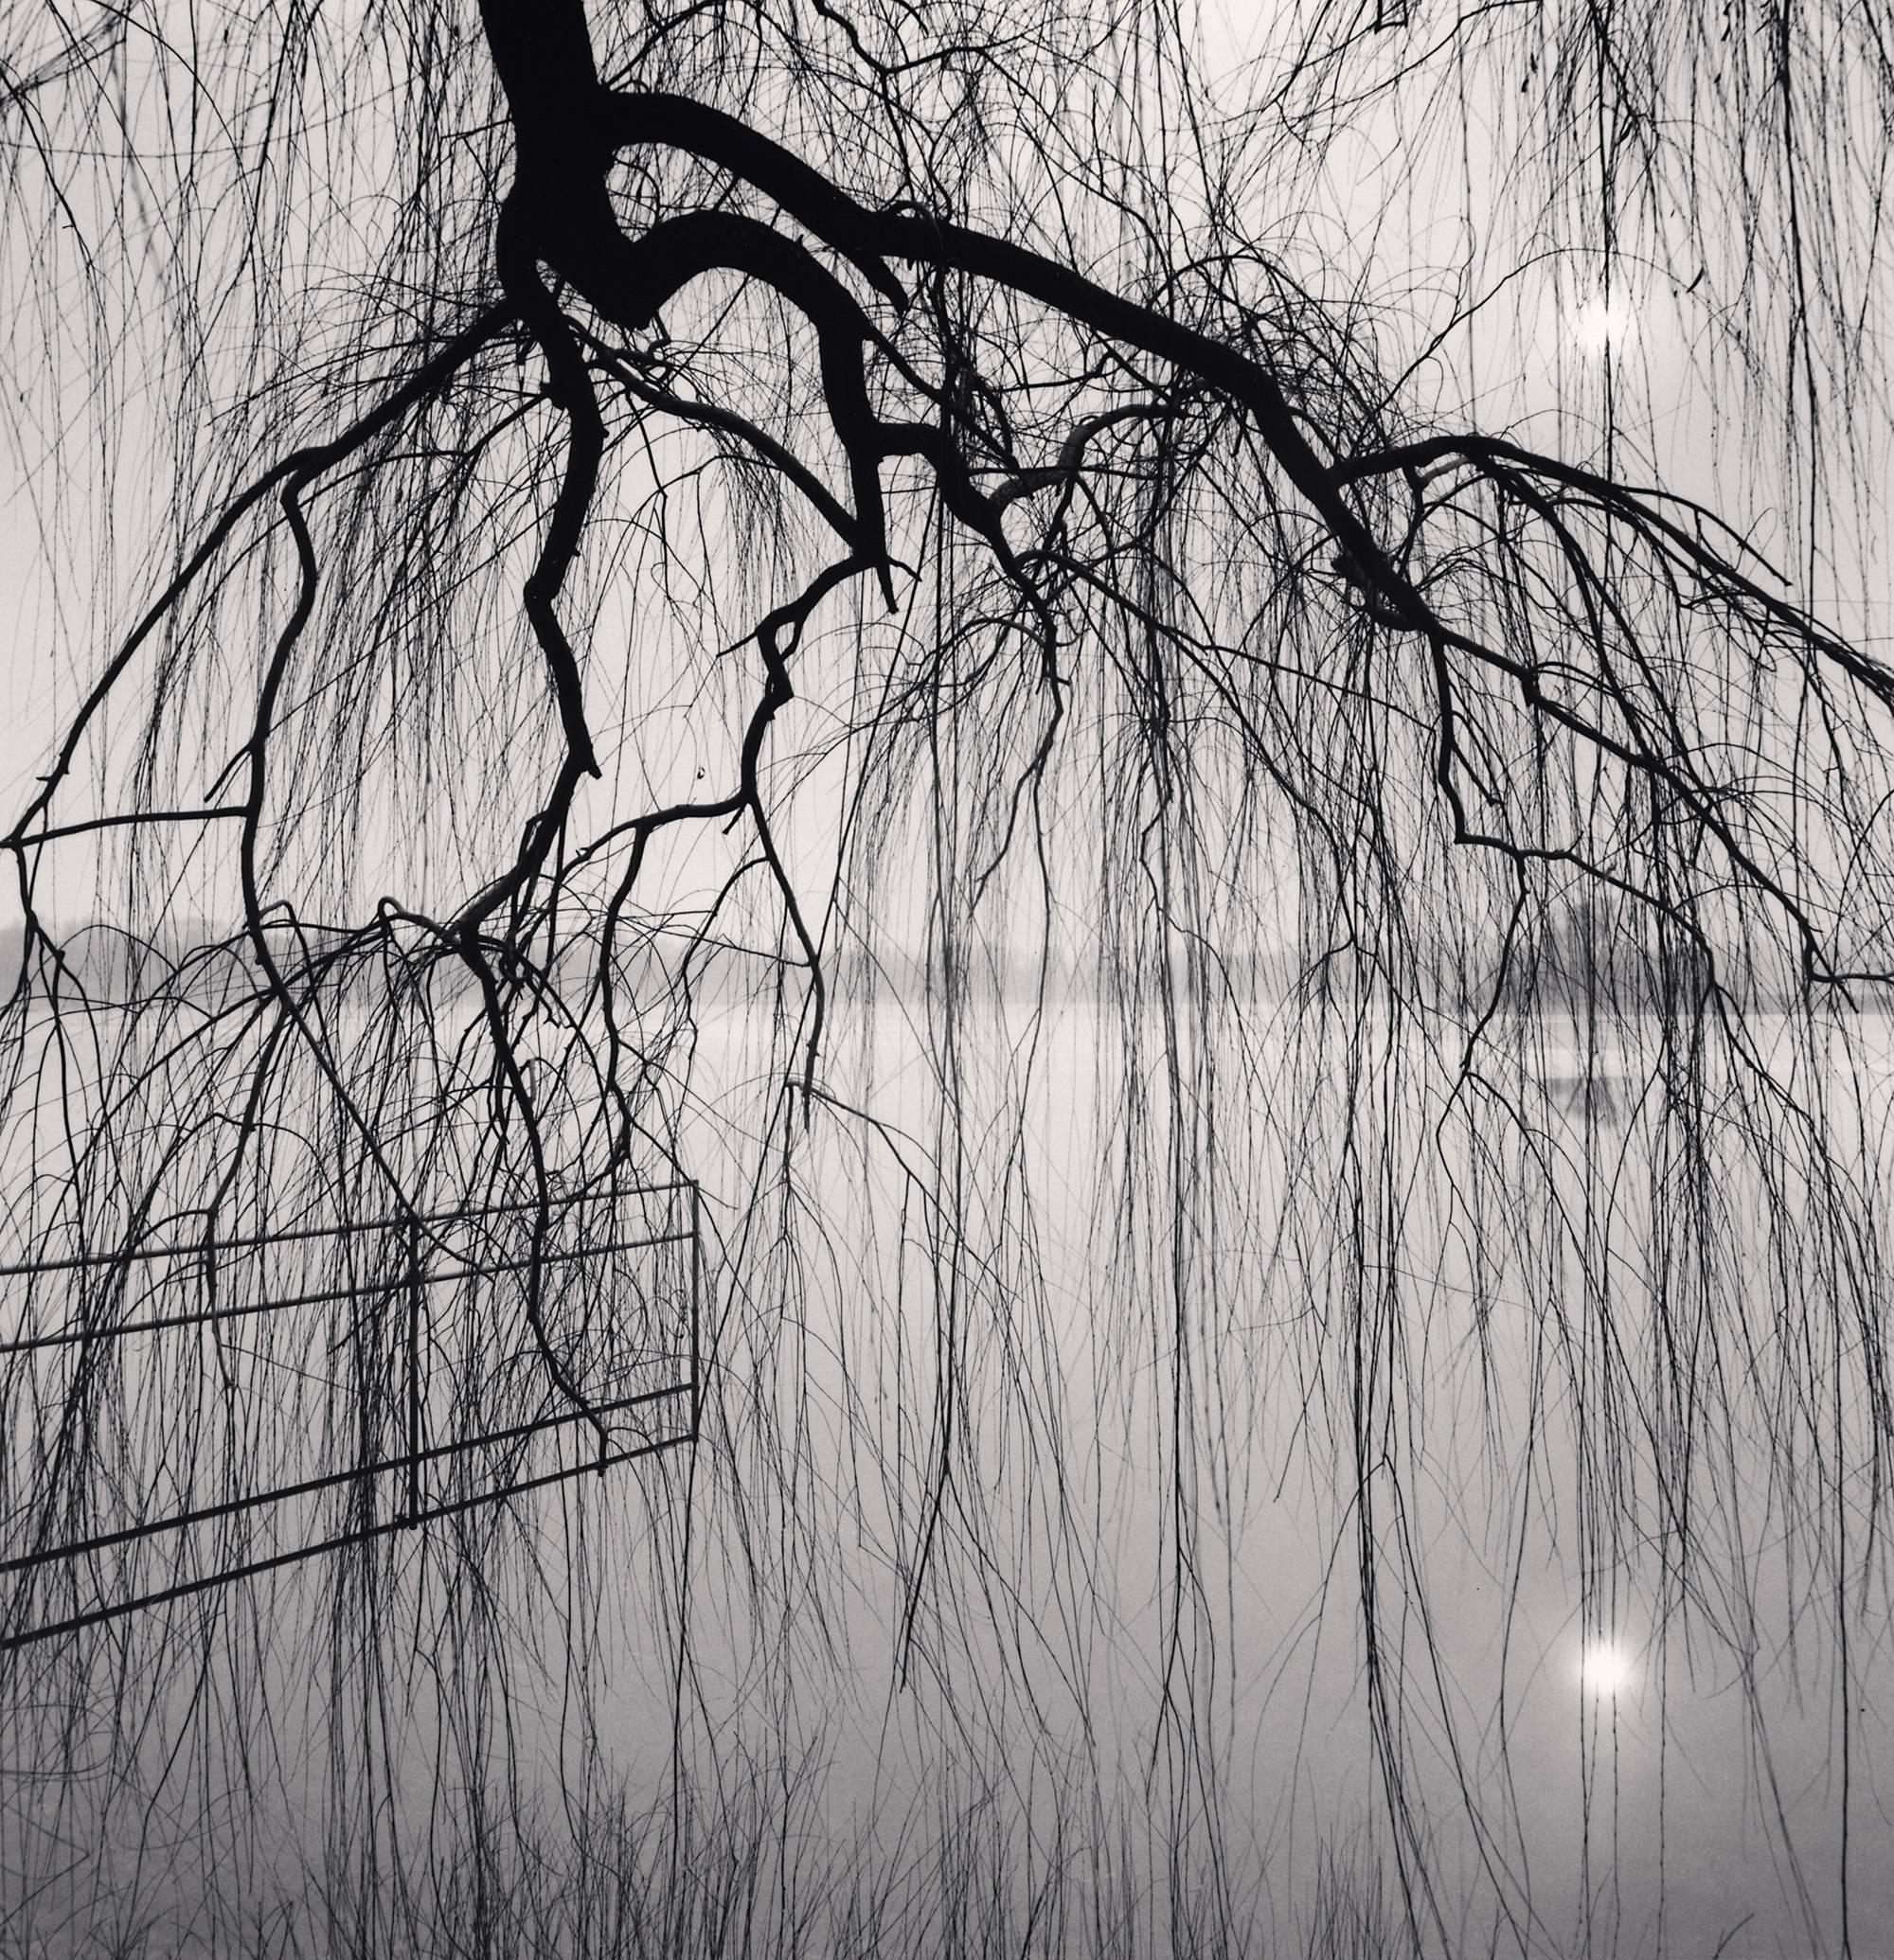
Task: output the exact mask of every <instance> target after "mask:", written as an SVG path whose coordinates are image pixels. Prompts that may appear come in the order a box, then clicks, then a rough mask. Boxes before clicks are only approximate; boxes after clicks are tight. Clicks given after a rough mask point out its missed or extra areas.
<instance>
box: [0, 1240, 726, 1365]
mask: <svg viewBox="0 0 1894 1960" xmlns="http://www.w3.org/2000/svg"><path fill="white" fill-rule="evenodd" d="M690 1237H691V1234H690V1232H689V1231H688V1229H687V1230H685V1231H682V1232H658V1233H654V1234H653V1235H652V1237H651V1238H622V1239H619V1240H617V1241H616V1243H614V1244H611V1245H587V1246H581V1247H579V1248H577V1249H576V1250H574V1251H571V1252H549V1253H545V1254H543V1255H542V1256H541V1259H540V1263H541V1264H542V1265H543V1266H557V1265H570V1264H573V1263H576V1262H577V1261H578V1260H580V1259H592V1258H602V1257H604V1256H605V1255H606V1254H608V1253H621V1252H638V1251H641V1250H643V1249H644V1248H645V1247H647V1246H652V1245H683V1244H685V1243H686V1242H687V1241H688V1239H689V1238H690ZM531 1267H532V1260H531V1259H530V1258H526V1259H503V1260H501V1261H500V1262H499V1263H498V1264H497V1265H491V1266H458V1267H456V1268H455V1269H454V1271H452V1272H451V1273H433V1272H427V1271H422V1272H421V1273H420V1274H413V1273H403V1274H399V1275H398V1276H397V1277H395V1278H393V1279H367V1280H363V1281H361V1282H360V1283H359V1284H357V1285H354V1286H348V1287H331V1288H328V1289H327V1290H325V1291H324V1292H315V1293H293V1294H292V1295H291V1296H290V1297H289V1298H288V1299H287V1300H259V1301H257V1302H255V1303H254V1304H252V1305H251V1306H248V1307H206V1308H205V1310H204V1311H203V1312H201V1313H163V1314H158V1315H155V1316H154V1317H152V1319H150V1320H127V1321H120V1322H118V1323H117V1324H116V1325H115V1326H112V1327H80V1328H78V1329H77V1330H75V1331H71V1332H67V1333H60V1334H28V1335H25V1336H23V1337H22V1338H20V1339H19V1340H14V1341H0V1354H27V1353H30V1352H32V1351H33V1350H35V1349H37V1348H42V1347H73V1346H77V1345H79V1344H80V1342H83V1341H116V1340H118V1339H119V1338H121V1337H122V1336H124V1335H127V1334H152V1333H159V1332H162V1331H163V1330H164V1329H165V1328H167V1327H208V1326H210V1325H212V1324H213V1323H215V1322H219V1321H225V1320H246V1319H248V1318H250V1317H251V1316H252V1315H254V1314H259V1313H287V1312H289V1311H290V1310H292V1309H293V1308H296V1307H324V1306H329V1305H331V1304H332V1303H333V1302H335V1301H337V1300H353V1299H359V1298H361V1297H362V1296H363V1295H365V1294H372V1293H396V1292H402V1289H403V1288H405V1287H408V1286H411V1285H412V1284H413V1283H414V1281H415V1279H416V1278H417V1277H419V1278H420V1282H421V1284H422V1285H423V1286H446V1285H448V1284H450V1283H451V1282H453V1281H455V1280H460V1279H491V1278H492V1277H494V1276H495V1275H496V1274H501V1273H526V1272H529V1271H530V1270H531Z"/></svg>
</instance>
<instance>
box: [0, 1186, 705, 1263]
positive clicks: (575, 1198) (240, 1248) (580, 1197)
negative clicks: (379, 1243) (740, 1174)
mask: <svg viewBox="0 0 1894 1960" xmlns="http://www.w3.org/2000/svg"><path fill="white" fill-rule="evenodd" d="M693 1188H694V1186H693V1185H692V1184H691V1181H690V1180H689V1179H688V1178H678V1179H675V1180H674V1181H673V1182H672V1183H670V1184H666V1185H628V1186H627V1187H625V1188H624V1189H622V1190H612V1191H574V1192H571V1193H569V1194H568V1195H567V1196H565V1197H563V1198H553V1199H549V1200H547V1205H546V1208H547V1209H548V1210H550V1209H552V1208H554V1207H556V1206H567V1205H574V1204H599V1203H604V1202H605V1201H606V1200H607V1199H612V1200H618V1199H626V1200H629V1199H633V1198H661V1197H664V1196H665V1195H666V1194H667V1193H669V1192H671V1191H688V1190H691V1189H693ZM539 1208H540V1207H539V1206H538V1205H537V1204H532V1203H518V1204H480V1205H473V1206H468V1207H463V1208H462V1209H460V1210H457V1211H440V1212H420V1213H416V1214H414V1215H413V1216H411V1217H407V1218H402V1217H396V1218H382V1219H358V1220H356V1221H353V1222H351V1223H349V1224H346V1225H297V1226H295V1227H293V1228H292V1229H291V1230H289V1231H287V1232H261V1233H256V1234H252V1235H246V1236H243V1237H241V1238H213V1239H211V1240H210V1241H209V1244H208V1246H207V1247H206V1245H205V1242H204V1241H203V1240H201V1239H200V1240H198V1241H197V1242H196V1243H194V1244H190V1245H148V1246H140V1247H138V1248H137V1249H136V1250H135V1251H132V1252H110V1253H84V1254H81V1255H80V1256H77V1257H75V1258H70V1259H39V1260H28V1261H27V1263H26V1264H24V1265H16V1266H0V1279H30V1278H35V1277H37V1276H38V1275H39V1274H42V1273H77V1272H80V1271H81V1270H82V1269H84V1268H86V1267H89V1266H113V1265H117V1264H119V1263H121V1262H126V1261H133V1260H138V1259H183V1258H193V1257H201V1256H203V1255H204V1253H205V1251H206V1250H207V1251H209V1252H212V1253H223V1252H247V1251H251V1250H254V1249H255V1248H256V1247H258V1246H265V1245H288V1244H290V1243H292V1242H293V1241H296V1240H301V1239H309V1238H341V1237H343V1236H344V1235H345V1234H347V1233H349V1232H387V1231H398V1230H406V1229H407V1228H409V1227H411V1226H416V1225H452V1224H456V1223H457V1222H459V1221H461V1220H463V1219H501V1218H524V1217H527V1215H529V1214H530V1213H533V1212H535V1211H537V1210H538V1209H539Z"/></svg>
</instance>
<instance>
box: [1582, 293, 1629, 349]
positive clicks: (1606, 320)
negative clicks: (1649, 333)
mask: <svg viewBox="0 0 1894 1960" xmlns="http://www.w3.org/2000/svg"><path fill="white" fill-rule="evenodd" d="M1569 325H1570V330H1571V336H1572V340H1573V343H1574V345H1575V346H1577V347H1580V348H1581V349H1582V350H1583V351H1584V352H1585V353H1587V354H1595V355H1599V356H1602V355H1605V354H1608V353H1610V352H1611V351H1612V349H1613V348H1615V347H1623V346H1625V345H1626V343H1627V342H1629V341H1631V340H1633V339H1635V337H1636V333H1637V311H1636V309H1635V307H1634V306H1633V305H1632V304H1631V302H1630V300H1628V299H1627V298H1625V296H1624V295H1623V294H1621V293H1617V294H1613V295H1612V296H1611V298H1610V299H1606V297H1605V296H1604V294H1602V293H1599V294H1594V295H1593V296H1592V297H1591V298H1590V299H1588V300H1586V301H1585V302H1584V304H1583V305H1582V306H1580V307H1578V308H1575V309H1574V311H1573V312H1572V313H1571V316H1570V321H1569Z"/></svg>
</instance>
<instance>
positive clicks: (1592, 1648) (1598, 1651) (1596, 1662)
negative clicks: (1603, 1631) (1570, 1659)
mask: <svg viewBox="0 0 1894 1960" xmlns="http://www.w3.org/2000/svg"><path fill="white" fill-rule="evenodd" d="M1636 1674H1637V1664H1636V1662H1635V1660H1634V1659H1633V1658H1632V1655H1631V1653H1630V1651H1629V1649H1628V1648H1623V1647H1621V1646H1619V1645H1618V1643H1617V1641H1615V1640H1590V1641H1587V1642H1586V1643H1585V1645H1584V1648H1582V1650H1581V1652H1580V1655H1579V1679H1580V1680H1581V1682H1582V1683H1583V1684H1584V1685H1585V1687H1586V1689H1587V1690H1588V1691H1589V1692H1591V1693H1592V1694H1595V1695H1603V1696H1606V1697H1607V1698H1615V1697H1616V1696H1617V1695H1618V1694H1619V1693H1620V1692H1621V1691H1622V1690H1624V1689H1625V1688H1628V1687H1629V1686H1631V1684H1632V1683H1633V1682H1634V1680H1635V1678H1636Z"/></svg>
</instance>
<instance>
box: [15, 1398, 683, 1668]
mask: <svg viewBox="0 0 1894 1960" xmlns="http://www.w3.org/2000/svg"><path fill="white" fill-rule="evenodd" d="M691 1387H692V1384H691V1383H690V1382H688V1381H677V1382H673V1383H671V1385H670V1387H668V1388H649V1389H646V1390H645V1391H644V1392H643V1393H642V1394H639V1395H633V1396H624V1397H621V1398H620V1399H618V1400H616V1401H611V1402H595V1403H594V1404H593V1405H592V1407H591V1409H590V1410H583V1409H580V1410H574V1411H573V1412H572V1413H571V1414H569V1415H565V1416H547V1417H540V1418H539V1419H537V1420H535V1421H532V1422H521V1423H515V1424H514V1425H512V1426H511V1427H510V1428H508V1429H495V1430H490V1431H488V1432H487V1434H485V1435H478V1436H463V1437H461V1438H459V1439H458V1440H457V1441H455V1442H452V1443H440V1444H437V1445H436V1446H435V1448H433V1449H431V1450H422V1451H419V1452H411V1453H409V1454H407V1455H404V1456H387V1457H378V1458H377V1459H376V1460H375V1461H374V1462H373V1463H358V1464H356V1465H354V1466H353V1467H352V1468H350V1469H348V1470H330V1471H328V1472H326V1473H325V1474H324V1475H322V1476H319V1477H309V1478H305V1479H304V1481H303V1482H301V1483H299V1484H283V1485H279V1486H278V1487H277V1488H276V1489H274V1490H259V1491H257V1492H256V1493H254V1494H253V1495H251V1496H249V1497H232V1498H227V1499H225V1500H224V1501H223V1503H222V1504H213V1505H205V1506H202V1507H201V1508H199V1509H197V1510H194V1511H180V1512H179V1513H178V1514H177V1516H176V1517H173V1518H158V1519H155V1520H152V1521H150V1522H148V1523H143V1524H128V1525H126V1526H125V1527H124V1528H123V1529H122V1530H118V1531H102V1532H100V1533H98V1536H97V1537H94V1538H82V1539H76V1540H74V1541H73V1542H72V1543H71V1544H65V1545H48V1546H46V1547H45V1550H44V1551H38V1552H22V1553H18V1554H16V1555H15V1556H14V1557H13V1558H11V1559H0V1572H33V1571H36V1570H37V1569H38V1568H39V1567H41V1566H43V1565H52V1564H56V1563H58V1562H59V1561H60V1560H61V1559H82V1558H84V1557H85V1556H86V1555H87V1554H88V1553H92V1552H102V1551H106V1550H108V1549H109V1548H110V1547H111V1546H113V1545H122V1544H133V1543H135V1542H136V1541H138V1540H140V1539H146V1538H155V1537H157V1535H158V1534H159V1533H160V1532H161V1531H182V1530H183V1529H185V1527H186V1526H187V1525H191V1524H207V1523H211V1522H212V1521H213V1520H214V1519H218V1518H234V1517H236V1516H238V1515H239V1514H240V1513H241V1512H243V1511H254V1510H259V1509H261V1508H262V1506H264V1505H267V1504H283V1503H286V1502H287V1501H288V1500H289V1499H290V1498H292V1497H310V1496H313V1494H314V1493H315V1492H316V1491H318V1490H329V1489H332V1488H334V1487H335V1486H336V1485H338V1484H350V1483H353V1482H354V1481H355V1479H356V1478H358V1477H370V1476H380V1475H381V1474H382V1473H383V1472H384V1471H385V1470H414V1469H417V1468H418V1467H419V1466H420V1465H421V1464H424V1463H438V1461H439V1460H440V1459H441V1458H442V1457H443V1456H456V1455H458V1454H460V1453H461V1452H464V1451H468V1450H478V1449H481V1448H483V1447H484V1446H485V1445H487V1444H489V1443H510V1442H514V1441H517V1440H518V1439H519V1438H520V1437H522V1436H531V1435H538V1434H543V1433H544V1432H545V1431H546V1430H552V1429H563V1428H564V1427H566V1426H567V1425H569V1424H571V1423H575V1422H584V1421H587V1420H588V1419H589V1418H590V1417H593V1416H617V1415H622V1414H623V1413H624V1411H625V1410H627V1409H637V1408H642V1407H643V1406H644V1405H645V1404H646V1403H647V1402H660V1401H663V1400H664V1399H665V1398H666V1397H668V1396H677V1395H688V1394H689V1393H690V1392H691ZM679 1440H680V1441H683V1440H688V1439H687V1438H679ZM233 1576H235V1575H233ZM4 1647H5V1643H4V1642H0V1650H4Z"/></svg>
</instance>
